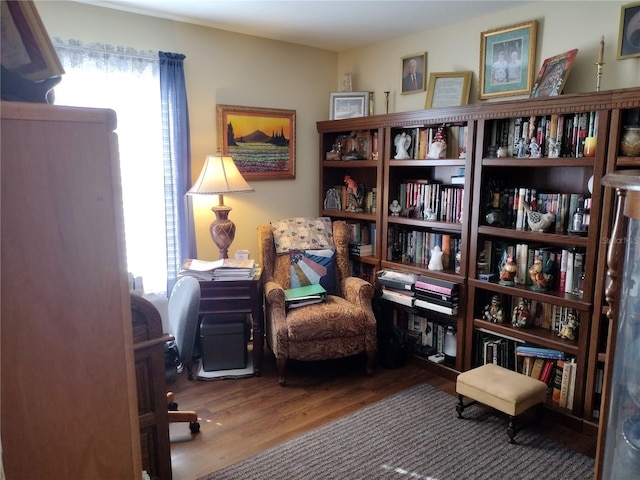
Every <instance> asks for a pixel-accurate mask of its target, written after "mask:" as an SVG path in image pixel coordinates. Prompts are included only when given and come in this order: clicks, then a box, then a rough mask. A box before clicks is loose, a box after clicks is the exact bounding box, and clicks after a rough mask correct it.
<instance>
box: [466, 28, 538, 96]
mask: <svg viewBox="0 0 640 480" xmlns="http://www.w3.org/2000/svg"><path fill="white" fill-rule="evenodd" d="M537 31H538V21H537V20H532V21H530V22H524V23H519V24H517V25H512V26H509V27H502V28H496V29H493V30H489V31H486V32H482V33H481V34H480V85H479V92H478V98H480V99H487V98H493V97H504V96H508V95H523V94H528V93H530V92H531V87H532V85H533V76H534V73H535V72H534V68H535V63H536V35H537Z"/></svg>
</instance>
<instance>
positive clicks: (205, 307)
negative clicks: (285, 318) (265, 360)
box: [198, 270, 264, 377]
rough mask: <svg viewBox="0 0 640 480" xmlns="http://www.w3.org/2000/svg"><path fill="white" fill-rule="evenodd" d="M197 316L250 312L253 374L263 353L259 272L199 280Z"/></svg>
mask: <svg viewBox="0 0 640 480" xmlns="http://www.w3.org/2000/svg"><path fill="white" fill-rule="evenodd" d="M198 313H199V317H200V318H202V316H203V315H210V314H225V313H246V314H251V324H252V334H253V369H254V372H255V375H256V376H257V377H259V376H260V367H261V365H262V357H263V354H264V309H263V283H262V272H261V270H257V272H256V274H255V276H254V277H253V278H252V279H251V280H231V281H220V280H216V281H207V280H200V310H199V312H198Z"/></svg>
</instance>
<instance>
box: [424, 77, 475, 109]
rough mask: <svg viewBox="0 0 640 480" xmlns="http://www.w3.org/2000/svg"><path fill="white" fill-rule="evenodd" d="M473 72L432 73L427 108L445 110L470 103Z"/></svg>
mask: <svg viewBox="0 0 640 480" xmlns="http://www.w3.org/2000/svg"><path fill="white" fill-rule="evenodd" d="M472 76H473V72H471V71H468V72H432V73H431V75H429V88H428V90H427V101H426V103H425V108H427V109H428V108H445V107H457V106H459V105H466V104H467V103H468V102H469V90H470V89H471V77H472Z"/></svg>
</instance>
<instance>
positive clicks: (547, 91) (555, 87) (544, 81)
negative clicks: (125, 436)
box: [530, 48, 578, 98]
mask: <svg viewBox="0 0 640 480" xmlns="http://www.w3.org/2000/svg"><path fill="white" fill-rule="evenodd" d="M577 54H578V49H577V48H574V49H573V50H569V51H568V52H564V53H561V54H560V55H556V56H555V57H549V58H547V59H546V60H545V61H544V62H543V64H542V67H540V71H539V72H538V76H537V77H536V81H535V83H534V85H533V90H531V95H530V98H542V97H553V96H555V95H560V94H561V93H562V89H563V88H564V84H565V82H566V80H567V77H568V76H569V71H570V70H571V66H572V65H573V60H574V59H575V58H576V55H577Z"/></svg>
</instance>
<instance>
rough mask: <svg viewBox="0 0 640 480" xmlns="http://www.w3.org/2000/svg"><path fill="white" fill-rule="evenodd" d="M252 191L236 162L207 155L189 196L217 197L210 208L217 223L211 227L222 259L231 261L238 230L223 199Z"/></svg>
mask: <svg viewBox="0 0 640 480" xmlns="http://www.w3.org/2000/svg"><path fill="white" fill-rule="evenodd" d="M253 191H254V189H253V188H251V187H250V186H249V184H248V183H247V182H246V181H245V179H244V178H243V177H242V174H241V173H240V171H239V170H238V167H236V164H235V163H234V161H233V158H231V157H230V156H223V155H221V154H220V153H218V154H217V155H207V158H206V159H205V161H204V166H203V167H202V171H201V172H200V176H199V177H198V179H197V180H196V183H194V184H193V186H192V187H191V188H190V189H189V191H188V192H187V195H218V201H219V203H218V205H215V206H213V207H211V210H212V211H213V213H215V214H216V219H215V221H214V222H213V223H212V224H211V227H210V232H211V238H212V239H213V243H215V244H216V245H217V246H218V248H219V249H220V258H229V247H230V246H231V243H232V242H233V239H234V237H235V235H236V226H235V224H234V223H233V222H232V221H231V220H229V218H228V216H229V211H231V208H230V207H228V206H226V205H225V204H224V195H225V194H227V193H244V192H253Z"/></svg>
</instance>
